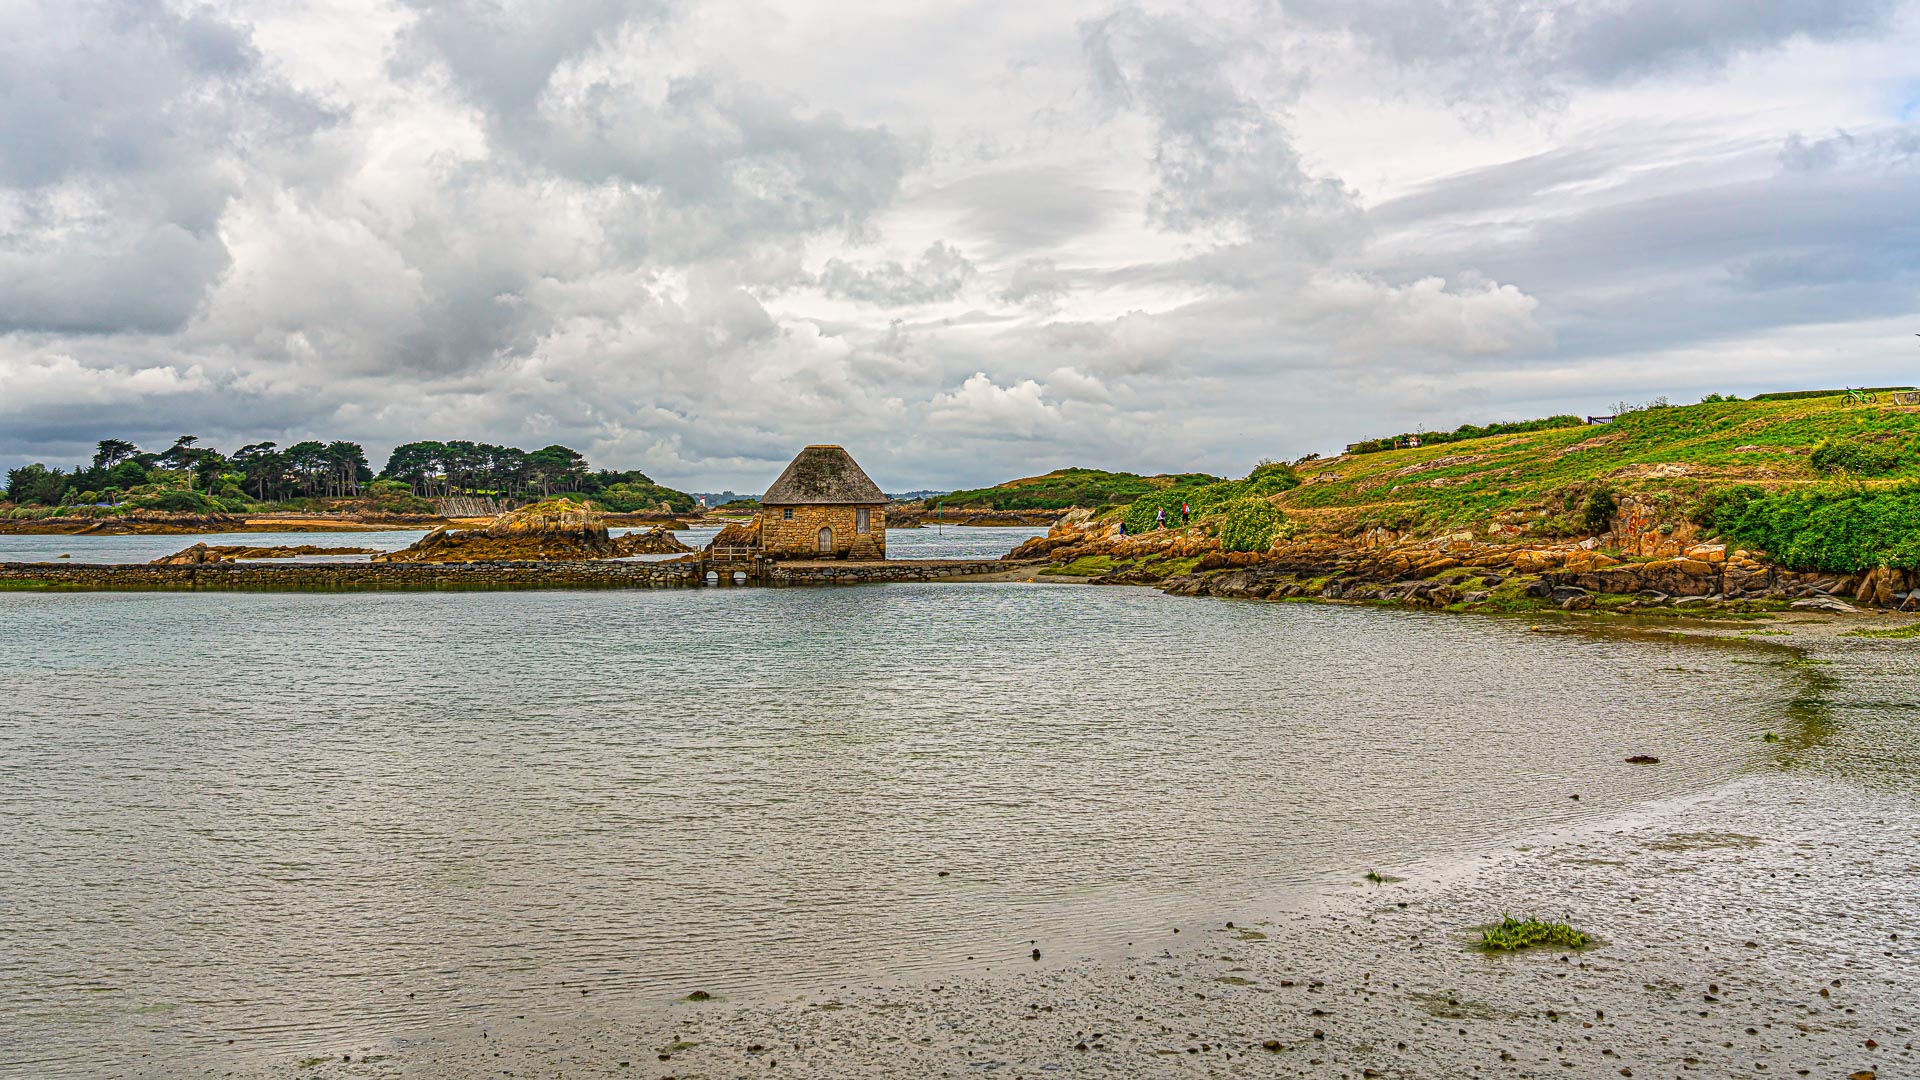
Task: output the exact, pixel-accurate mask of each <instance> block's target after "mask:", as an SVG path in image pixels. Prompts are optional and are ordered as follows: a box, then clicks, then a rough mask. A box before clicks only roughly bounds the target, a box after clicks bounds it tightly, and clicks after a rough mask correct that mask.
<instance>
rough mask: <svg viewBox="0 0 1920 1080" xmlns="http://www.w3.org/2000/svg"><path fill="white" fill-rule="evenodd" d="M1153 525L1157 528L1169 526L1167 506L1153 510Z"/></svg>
mask: <svg viewBox="0 0 1920 1080" xmlns="http://www.w3.org/2000/svg"><path fill="white" fill-rule="evenodd" d="M1153 527H1154V528H1156V529H1164V528H1166V527H1167V508H1166V507H1164V506H1163V507H1161V508H1160V509H1158V510H1155V511H1154V512H1153Z"/></svg>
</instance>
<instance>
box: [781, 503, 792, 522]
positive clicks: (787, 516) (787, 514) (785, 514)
mask: <svg viewBox="0 0 1920 1080" xmlns="http://www.w3.org/2000/svg"><path fill="white" fill-rule="evenodd" d="M780 520H782V521H792V520H793V507H791V506H789V507H787V508H786V509H785V510H782V511H780Z"/></svg>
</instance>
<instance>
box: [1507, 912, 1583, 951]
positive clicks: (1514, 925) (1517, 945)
mask: <svg viewBox="0 0 1920 1080" xmlns="http://www.w3.org/2000/svg"><path fill="white" fill-rule="evenodd" d="M1587 942H1588V938H1587V935H1586V934H1584V933H1582V932H1580V931H1578V930H1575V929H1574V928H1573V927H1571V926H1568V925H1567V924H1566V923H1544V922H1541V921H1539V920H1538V919H1533V918H1526V919H1516V918H1514V917H1513V916H1511V915H1502V916H1501V917H1500V922H1499V924H1498V925H1495V926H1489V927H1487V928H1486V929H1485V930H1482V931H1480V947H1481V948H1483V949H1486V950H1487V951H1488V952H1512V951H1514V950H1515V949H1530V948H1533V947H1534V946H1536V945H1560V946H1564V947H1566V948H1569V949H1578V948H1580V947H1581V946H1583V945H1585V944H1587Z"/></svg>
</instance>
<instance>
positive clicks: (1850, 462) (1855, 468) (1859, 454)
mask: <svg viewBox="0 0 1920 1080" xmlns="http://www.w3.org/2000/svg"><path fill="white" fill-rule="evenodd" d="M1900 457H1901V454H1900V446H1899V444H1897V443H1892V442H1874V441H1873V440H1870V439H1860V438H1853V439H1821V440H1820V441H1819V442H1817V443H1815V444H1813V453H1812V455H1811V456H1810V457H1809V458H1808V459H1807V460H1808V461H1809V462H1811V463H1812V465H1813V467H1814V468H1816V469H1819V470H1820V471H1821V472H1824V473H1834V472H1846V473H1852V474H1853V475H1855V476H1879V475H1880V474H1881V473H1887V472H1892V471H1893V470H1894V469H1895V468H1896V467H1897V466H1898V465H1899V464H1900Z"/></svg>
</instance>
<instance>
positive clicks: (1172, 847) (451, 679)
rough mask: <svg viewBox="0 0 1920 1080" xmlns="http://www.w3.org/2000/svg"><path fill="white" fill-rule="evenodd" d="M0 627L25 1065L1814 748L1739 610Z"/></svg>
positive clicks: (448, 618) (160, 607)
mask: <svg viewBox="0 0 1920 1080" xmlns="http://www.w3.org/2000/svg"><path fill="white" fill-rule="evenodd" d="M922 538H924V541H926V542H928V546H929V547H931V542H932V541H936V540H938V539H940V538H939V537H937V536H935V535H934V534H932V533H930V532H919V533H903V534H900V535H899V536H898V537H897V538H896V541H895V542H896V543H900V542H902V541H906V542H908V543H912V542H914V541H915V540H919V539H922ZM20 539H23V538H10V541H11V542H18V541H19V540H20ZM31 539H34V540H36V541H38V540H39V539H41V538H31ZM57 539H60V540H63V541H66V542H68V543H69V544H70V545H71V546H75V547H77V546H79V545H78V544H76V543H74V541H75V540H76V539H84V538H57ZM142 539H143V540H147V541H148V542H150V541H151V540H153V539H157V540H161V541H165V540H167V539H169V538H142ZM973 539H975V540H976V542H979V543H988V542H1000V540H1001V538H980V537H975V538H973ZM102 542H103V543H104V542H105V541H102ZM114 542H116V543H124V542H125V540H124V539H123V538H115V539H114ZM936 550H937V549H936ZM930 553H931V552H930ZM76 557H78V555H76ZM0 642H4V643H5V648H4V649H0V699H4V700H5V701H6V702H7V708H6V712H5V715H4V716H3V717H0V815H4V818H5V820H6V821H7V823H8V827H7V828H6V829H5V831H4V832H3V833H0V905H3V906H4V923H5V926H6V932H5V934H4V936H0V967H4V968H5V969H6V970H8V971H9V972H10V973H11V975H10V977H9V978H8V979H7V980H6V983H5V985H4V988H0V1011H4V1013H5V1014H6V1015H7V1016H9V1017H11V1018H12V1020H11V1022H9V1023H8V1024H7V1025H5V1034H0V1067H4V1068H5V1069H6V1070H7V1071H9V1072H12V1073H15V1074H18V1075H33V1076H92V1075H102V1074H107V1073H113V1074H122V1075H125V1074H150V1075H173V1074H179V1073H198V1072H201V1071H210V1072H221V1071H226V1070H230V1069H238V1070H241V1071H243V1072H248V1071H258V1072H262V1073H275V1072H279V1071H282V1070H286V1071H289V1072H290V1071H291V1070H293V1069H295V1068H296V1067H297V1065H298V1063H299V1062H301V1061H304V1060H309V1059H318V1058H321V1057H328V1058H329V1059H331V1055H334V1054H336V1053H338V1052H339V1048H341V1047H352V1048H355V1049H357V1051H358V1052H359V1053H360V1054H362V1055H365V1054H366V1053H367V1052H368V1049H367V1048H369V1047H371V1048H373V1049H374V1051H375V1052H377V1053H381V1054H386V1053H393V1052H396V1051H398V1050H399V1049H401V1048H404V1047H405V1046H408V1045H413V1044H414V1043H416V1042H418V1041H420V1040H431V1039H434V1038H436V1037H439V1036H444V1035H447V1034H449V1033H458V1032H471V1031H472V1030H474V1029H475V1026H476V1025H479V1026H482V1027H484V1026H485V1025H488V1024H499V1023H508V1022H513V1021H516V1020H519V1021H523V1022H528V1023H532V1022H535V1021H538V1020H539V1019H541V1018H548V1019H555V1020H560V1021H564V1019H565V1018H566V1017H568V1016H569V1015H572V1014H573V1013H574V1012H575V1011H577V1010H580V1009H583V1008H591V1009H592V1010H594V1011H595V1013H596V1014H597V1015H608V1014H613V1015H621V1014H625V1013H632V1014H635V1015H642V1014H648V1013H649V1012H657V1011H658V1010H661V1009H664V1008H668V1007H671V1006H672V1004H673V1003H674V1002H677V1001H680V1000H682V999H684V998H685V997H686V996H687V995H689V994H696V993H698V994H705V995H712V996H713V997H714V998H715V999H725V1000H730V1001H736V1002H753V1001H760V1000H768V1001H770V1000H774V999H777V998H779V997H781V996H782V995H790V994H795V993H806V992H809V991H819V990H822V989H825V988H831V987H836V986H844V985H849V984H874V983H896V982H905V983H916V982H920V983H925V982H928V981H931V980H943V979H949V978H976V977H980V978H994V977H1000V976H1002V975H1005V974H1006V973H1008V972H1013V971H1019V972H1031V971H1032V969H1035V968H1036V967H1038V968H1040V969H1043V970H1044V969H1048V968H1051V967H1053V966H1056V965H1061V964H1072V963H1076V962H1080V961H1083V960H1086V959H1088V958H1093V959H1096V960H1097V959H1100V958H1108V959H1112V958H1117V957H1121V956H1125V955H1131V954H1135V953H1138V952H1141V951H1142V950H1144V949H1145V948H1146V945H1145V943H1146V942H1147V941H1148V940H1149V939H1150V940H1151V941H1152V942H1153V948H1154V949H1156V950H1157V949H1159V948H1161V947H1163V945H1164V944H1177V943H1178V942H1177V939H1173V938H1169V937H1168V936H1167V930H1168V928H1169V927H1187V928H1188V929H1189V933H1192V932H1194V930H1195V928H1198V927H1204V926H1217V925H1219V924H1220V922H1221V921H1222V920H1225V919H1232V918H1234V917H1235V916H1236V914H1237V915H1238V916H1239V917H1241V918H1243V919H1244V918H1246V913H1247V912H1249V911H1256V910H1266V909H1270V908H1271V907H1272V906H1273V905H1286V904H1295V905H1297V904H1306V905H1308V906H1311V905H1312V904H1314V903H1317V902H1318V901H1317V900H1316V899H1315V898H1317V897H1325V896H1336V897H1337V896H1343V895H1350V894H1352V893H1353V892H1354V891H1355V890H1360V889H1365V888H1371V887H1373V886H1372V885H1371V884H1370V883H1368V882H1367V880H1366V877H1365V876H1366V875H1367V873H1368V872H1369V871H1377V872H1378V873H1379V875H1381V876H1383V877H1402V876H1418V875H1423V874H1424V875H1436V874H1440V875H1444V874H1445V873H1448V872H1451V871H1452V870H1457V869H1458V868H1459V867H1461V866H1466V865H1471V864H1472V863H1473V862H1474V860H1476V859H1477V858H1479V857H1480V856H1482V855H1486V854H1489V853H1496V852H1504V851H1509V850H1511V849H1513V848H1514V847H1515V846H1516V845H1525V844H1527V843H1529V842H1530V841H1532V840H1535V839H1538V838H1540V837H1544V836H1548V835H1551V834H1556V833H1561V832H1564V831H1565V830H1569V829H1573V830H1577V829H1579V828H1582V827H1586V826H1591V825H1593V824H1594V823H1596V822H1602V821H1609V820H1615V819H1619V818H1620V817H1622V815H1631V814H1633V813H1634V812H1636V811H1637V810H1638V809H1640V808H1644V807H1649V806H1654V805H1659V804H1662V803H1663V802H1670V801H1671V800H1673V799H1675V798H1685V797H1688V796H1691V795H1695V794H1698V793H1703V792H1707V791H1711V790H1714V789H1716V788H1719V787H1722V786H1724V785H1726V784H1727V783H1729V782H1732V781H1735V780H1737V779H1739V778H1740V777H1743V776H1748V775H1751V774H1754V773H1756V772H1758V771H1761V770H1764V769H1766V768H1769V767H1770V766H1771V765H1772V764H1773V763H1774V762H1775V760H1776V759H1777V758H1778V757H1779V755H1780V753H1781V750H1782V747H1781V746H1780V745H1779V744H1777V743H1773V742H1769V741H1767V740H1766V739H1765V738H1764V736H1765V735H1766V734H1767V733H1769V732H1772V733H1775V734H1776V735H1777V736H1778V737H1779V738H1780V739H1782V740H1785V741H1786V744H1787V747H1789V748H1796V749H1797V748H1803V747H1805V746H1807V745H1808V740H1810V739H1817V738H1818V737H1820V735H1821V733H1820V732H1819V731H1817V730H1813V727H1816V726H1817V725H1813V723H1812V720H1813V719H1815V718H1811V717H1810V716H1809V715H1808V714H1806V713H1805V710H1804V709H1802V710H1800V711H1799V712H1798V713H1796V710H1795V705H1794V703H1795V701H1796V700H1803V699H1805V698H1807V697H1808V693H1809V692H1808V688H1807V685H1806V680H1807V679H1808V678H1810V677H1812V676H1810V675H1809V673H1808V671H1807V669H1806V668H1805V667H1804V666H1799V667H1796V666H1795V665H1794V664H1793V663H1792V662H1791V661H1792V660H1793V655H1792V654H1791V653H1788V652H1787V651H1786V650H1784V649H1780V648H1777V647H1770V646H1768V645H1767V644H1765V643H1764V640H1759V641H1752V642H1731V643H1729V642H1716V641H1700V640H1692V639H1687V638H1680V637H1671V636H1665V635H1655V636H1641V637H1633V636H1621V635H1596V634H1586V633H1577V632H1565V633H1536V632H1532V631H1530V629H1529V625H1528V624H1527V623H1525V622H1521V621H1516V620H1505V619H1488V618H1462V617H1454V616H1445V615H1430V614H1422V613H1413V612H1404V611H1389V610H1378V609H1367V608H1349V607H1338V606H1305V605H1290V604H1246V603H1232V602H1220V601H1195V600H1188V599H1182V598H1177V597H1169V596H1164V595H1161V594H1158V593H1155V592H1151V591H1147V590H1136V589H1093V588H1082V587H1073V586H1048V585H1029V584H995V585H976V584H945V585H895V586H885V587H860V588H845V589H826V590H821V589H810V590H758V589H756V590H720V589H705V590H680V591H670V592H635V593H598V592H586V593H576V592H548V593H444V594H442V593H434V594H413V595H404V596H394V595H313V594H238V595H205V594H199V595H196V594H170V595H150V594H87V595H35V594H26V593H16V594H0ZM1796 716H1798V717H1799V718H1800V719H1798V720H1795V719H1794V718H1795V717H1796ZM1635 755H1648V756H1655V757H1658V758H1659V759H1660V764H1658V765H1657V766H1645V765H1633V764H1628V763H1626V761H1625V759H1626V758H1627V757H1629V756H1635ZM1473 914H1474V915H1481V914H1497V912H1491V913H1482V912H1475V913H1473ZM1036 949H1037V950H1039V952H1040V954H1041V959H1040V960H1038V961H1035V960H1034V959H1033V951H1034V950H1036ZM528 1018H532V1019H528Z"/></svg>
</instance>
